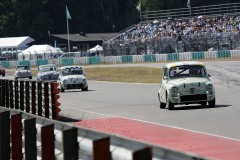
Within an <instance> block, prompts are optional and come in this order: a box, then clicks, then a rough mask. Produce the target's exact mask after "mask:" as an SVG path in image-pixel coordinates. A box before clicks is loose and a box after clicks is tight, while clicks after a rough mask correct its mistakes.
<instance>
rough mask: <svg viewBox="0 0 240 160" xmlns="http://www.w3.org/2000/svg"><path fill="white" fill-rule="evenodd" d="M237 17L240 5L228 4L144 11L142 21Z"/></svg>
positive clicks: (239, 12)
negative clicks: (221, 16)
mask: <svg viewBox="0 0 240 160" xmlns="http://www.w3.org/2000/svg"><path fill="white" fill-rule="evenodd" d="M190 9H191V10H190ZM224 14H228V15H236V14H240V3H228V4H219V5H209V6H200V7H191V8H180V9H169V10H159V11H142V12H141V21H150V20H151V21H152V20H163V19H168V18H174V19H180V18H191V17H194V16H195V17H196V16H204V15H213V16H214V15H215V16H216V15H224Z"/></svg>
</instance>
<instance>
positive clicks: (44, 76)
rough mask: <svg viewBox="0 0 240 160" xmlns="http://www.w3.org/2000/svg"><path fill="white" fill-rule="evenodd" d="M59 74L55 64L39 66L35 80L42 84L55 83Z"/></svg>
mask: <svg viewBox="0 0 240 160" xmlns="http://www.w3.org/2000/svg"><path fill="white" fill-rule="evenodd" d="M58 77H59V73H58V71H57V66H56V65H55V64H46V65H40V66H39V67H38V73H37V80H38V81H44V82H57V80H58Z"/></svg>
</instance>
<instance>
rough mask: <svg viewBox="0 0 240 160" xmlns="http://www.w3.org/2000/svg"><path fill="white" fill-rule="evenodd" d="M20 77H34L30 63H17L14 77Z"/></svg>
mask: <svg viewBox="0 0 240 160" xmlns="http://www.w3.org/2000/svg"><path fill="white" fill-rule="evenodd" d="M18 78H29V79H32V72H31V70H30V67H29V65H17V67H16V70H15V73H14V79H16V80H17V79H18Z"/></svg>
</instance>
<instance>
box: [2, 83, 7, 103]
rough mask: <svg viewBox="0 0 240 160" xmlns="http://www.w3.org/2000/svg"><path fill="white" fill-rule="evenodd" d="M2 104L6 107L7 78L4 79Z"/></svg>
mask: <svg viewBox="0 0 240 160" xmlns="http://www.w3.org/2000/svg"><path fill="white" fill-rule="evenodd" d="M1 98H2V106H3V107H6V80H5V79H4V80H3V81H2V97H1Z"/></svg>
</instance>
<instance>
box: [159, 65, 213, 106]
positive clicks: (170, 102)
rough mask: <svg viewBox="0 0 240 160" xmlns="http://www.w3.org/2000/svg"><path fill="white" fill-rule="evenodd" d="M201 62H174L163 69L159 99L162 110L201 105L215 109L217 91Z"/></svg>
mask: <svg viewBox="0 0 240 160" xmlns="http://www.w3.org/2000/svg"><path fill="white" fill-rule="evenodd" d="M209 77H210V75H209V74H208V73H207V71H206V68H205V65H204V64H203V63H201V62H196V61H188V62H174V63H169V64H166V65H165V66H164V67H163V77H162V83H161V85H160V89H159V90H158V99H159V103H160V108H161V109H163V108H166V107H167V108H168V109H169V110H171V109H173V108H174V105H177V104H201V106H202V107H205V106H206V104H207V103H208V105H209V107H215V89H214V86H213V84H212V83H211V81H210V79H209Z"/></svg>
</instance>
